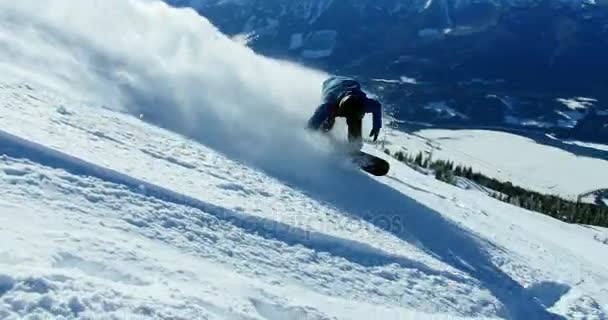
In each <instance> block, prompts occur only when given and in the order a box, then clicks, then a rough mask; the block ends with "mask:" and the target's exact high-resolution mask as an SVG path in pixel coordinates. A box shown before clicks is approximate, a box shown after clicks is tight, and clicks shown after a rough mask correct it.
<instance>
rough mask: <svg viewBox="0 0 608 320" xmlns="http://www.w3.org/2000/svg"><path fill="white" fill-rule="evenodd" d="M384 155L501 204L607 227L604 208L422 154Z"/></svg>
mask: <svg viewBox="0 0 608 320" xmlns="http://www.w3.org/2000/svg"><path fill="white" fill-rule="evenodd" d="M384 152H385V153H386V154H388V155H390V156H392V157H394V158H395V159H397V160H399V161H401V162H404V163H406V164H407V165H409V166H414V167H416V166H417V167H419V168H428V169H430V170H432V172H434V174H435V178H436V179H438V180H441V181H444V182H447V183H450V184H455V183H456V177H462V178H466V179H468V180H470V181H473V182H475V183H477V184H479V185H481V186H484V187H486V188H488V189H491V190H493V191H494V192H491V194H490V195H491V196H492V197H494V198H496V199H498V200H500V201H503V202H506V203H510V204H512V205H515V206H518V207H521V208H524V209H528V210H532V211H536V212H539V213H543V214H546V215H549V216H551V217H553V218H556V219H559V220H562V221H565V222H568V223H576V224H585V225H594V226H600V227H608V208H606V207H601V206H598V205H594V204H589V203H581V202H576V201H571V200H566V199H563V198H561V197H559V196H556V195H547V194H542V193H540V192H536V191H531V190H528V189H525V188H522V187H519V186H516V185H513V184H512V183H511V182H503V181H499V180H497V179H494V178H490V177H487V176H485V175H483V174H481V173H479V172H474V171H473V169H472V168H471V167H468V166H462V165H455V164H454V162H452V161H446V160H436V161H431V160H430V159H429V157H425V155H424V154H423V153H422V152H419V153H418V154H416V155H413V154H409V153H407V152H403V151H397V152H395V153H393V154H391V152H390V150H388V149H386V150H385V151H384Z"/></svg>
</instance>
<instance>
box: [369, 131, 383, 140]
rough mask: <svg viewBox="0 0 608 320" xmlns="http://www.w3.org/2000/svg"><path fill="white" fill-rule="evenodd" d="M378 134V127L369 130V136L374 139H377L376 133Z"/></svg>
mask: <svg viewBox="0 0 608 320" xmlns="http://www.w3.org/2000/svg"><path fill="white" fill-rule="evenodd" d="M379 134H380V128H374V129H372V131H370V132H369V137H370V138H372V137H373V138H374V141H376V140H378V135H379Z"/></svg>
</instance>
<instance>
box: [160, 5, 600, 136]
mask: <svg viewBox="0 0 608 320" xmlns="http://www.w3.org/2000/svg"><path fill="white" fill-rule="evenodd" d="M167 2H169V3H172V4H175V5H181V6H191V7H194V8H196V9H197V10H198V11H199V12H200V13H201V14H203V15H204V16H206V17H207V18H209V19H210V20H211V21H212V22H213V23H214V24H216V25H217V26H218V27H219V28H220V29H221V30H222V31H223V32H226V33H228V34H231V35H237V38H238V39H240V40H243V41H246V42H248V44H249V45H250V46H251V47H252V48H254V49H255V50H256V51H257V52H260V53H263V54H265V55H270V56H276V57H282V58H288V59H292V60H296V61H299V62H301V63H304V64H307V65H310V66H315V67H318V68H322V69H324V70H326V71H328V72H332V73H333V72H337V73H341V74H351V75H355V76H357V77H360V78H361V79H362V81H365V82H368V84H369V85H371V86H373V87H375V89H376V90H377V92H379V93H381V94H382V96H383V99H384V100H385V102H386V103H387V104H389V105H392V106H393V108H394V109H397V110H398V113H397V115H398V117H400V118H402V119H404V120H416V121H427V122H429V121H430V122H433V123H436V124H464V125H468V126H469V127H471V126H480V125H486V126H487V125H500V126H508V127H525V128H528V129H534V130H541V131H560V132H562V133H563V135H564V136H567V135H572V134H574V135H578V136H579V137H585V138H586V139H591V140H598V141H604V142H606V141H608V136H607V135H606V131H605V130H604V129H601V130H598V129H595V128H594V129H589V130H591V131H592V132H593V134H588V133H581V131H580V130H579V129H573V128H574V127H575V126H576V125H577V122H578V121H579V120H581V119H583V118H585V117H587V116H588V117H593V115H589V111H590V110H586V109H591V110H596V111H605V110H607V109H608V106H607V105H606V104H605V103H606V101H607V97H606V92H608V90H607V88H606V83H608V78H607V76H606V75H607V74H608V62H607V60H606V58H605V56H606V55H607V54H608V41H607V40H606V39H608V37H607V35H608V6H607V5H608V4H607V3H606V2H605V1H559V0H543V1H532V0H531V1H489V0H487V1H486V0H484V1H448V0H443V1H433V0H428V1H404V0H403V1H371V0H356V1H331V0H299V1H284V0H275V1H212V0H207V1H183V0H167ZM578 97H585V98H592V99H593V100H592V101H589V103H587V105H586V106H587V107H586V108H579V109H577V110H574V112H573V111H572V109H570V108H569V105H568V104H567V103H564V99H566V100H568V99H577V98H578ZM437 103H441V104H443V105H445V106H446V107H445V108H442V109H440V110H438V109H437V108H433V105H436V104H437ZM604 124H605V123H604Z"/></svg>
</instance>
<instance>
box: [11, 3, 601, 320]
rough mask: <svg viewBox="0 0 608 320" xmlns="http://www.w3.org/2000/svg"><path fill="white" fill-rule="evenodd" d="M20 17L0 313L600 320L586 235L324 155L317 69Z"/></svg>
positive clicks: (473, 196)
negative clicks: (313, 127) (311, 121)
mask: <svg viewBox="0 0 608 320" xmlns="http://www.w3.org/2000/svg"><path fill="white" fill-rule="evenodd" d="M39 5H40V4H39V2H38V1H33V0H23V1H0V47H2V48H3V49H7V50H1V51H0V194H2V197H0V244H2V245H1V246H0V318H1V319H4V318H6V319H21V318H27V317H32V318H36V317H38V318H52V319H60V318H67V319H72V318H84V319H97V318H101V319H112V318H114V319H136V318H141V319H267V320H275V319H443V318H449V319H454V318H459V317H462V318H475V319H480V318H513V319H554V318H559V317H558V316H557V314H559V315H561V316H564V317H566V318H581V319H605V318H606V314H607V313H608V290H607V289H605V288H606V287H608V268H606V265H607V263H608V247H607V245H606V244H605V242H606V241H605V240H606V239H607V238H608V232H607V231H606V230H605V229H601V228H588V227H584V226H574V225H567V224H563V223H561V222H559V221H556V220H554V219H551V218H549V217H547V216H543V215H539V214H536V213H531V212H528V211H524V210H521V209H519V208H516V207H512V206H509V205H506V204H504V203H500V202H497V201H495V200H493V199H491V198H489V197H486V196H484V195H483V194H482V193H480V192H479V191H465V190H461V189H458V188H456V187H453V186H449V185H446V184H443V183H441V182H438V181H436V180H434V179H432V178H431V177H428V176H424V175H421V174H419V173H417V172H415V171H412V170H411V169H409V168H407V167H405V166H403V165H401V164H399V163H396V162H392V171H391V173H390V174H389V175H388V176H386V177H383V178H373V177H370V176H368V175H366V174H364V173H362V172H360V171H359V170H357V169H355V168H353V167H352V166H350V165H348V164H347V163H344V162H343V161H339V160H337V159H336V158H335V156H334V155H332V154H331V152H329V150H328V148H327V146H326V145H325V144H323V143H321V142H319V139H317V138H316V137H314V136H311V135H309V134H307V133H305V132H303V131H302V130H297V129H296V128H298V127H299V123H300V122H302V121H303V119H305V116H306V114H307V112H308V111H310V110H311V109H312V108H313V107H312V106H311V105H314V104H315V103H316V102H317V101H316V99H317V98H318V96H317V95H318V92H317V91H318V86H319V85H320V83H319V81H320V79H322V75H320V74H319V73H317V72H312V71H309V70H304V69H301V68H299V67H297V66H292V65H285V64H283V63H278V62H276V61H271V60H267V59H264V58H261V57H258V56H255V55H254V54H253V53H252V52H250V51H249V50H247V49H246V48H243V47H241V46H240V45H238V44H236V43H233V42H231V41H230V40H229V39H227V38H225V37H224V36H222V35H219V34H218V33H217V32H216V31H215V29H214V28H212V27H211V26H210V25H209V24H208V23H206V22H205V20H204V18H201V17H198V16H196V15H195V14H194V13H193V12H191V11H188V10H174V9H171V8H169V7H167V6H166V5H164V4H162V3H159V2H154V1H136V0H130V1H118V0H106V1H94V2H90V3H86V4H84V3H83V2H77V1H67V0H66V1H60V0H57V1H53V2H49V3H48V7H47V8H45V10H40V8H39ZM109 18H117V19H116V20H114V21H115V23H112V24H107V23H103V22H104V21H106V19H109ZM118 18H122V19H118ZM119 31H120V32H119ZM195 62H196V63H195ZM261 70H263V71H264V72H263V73H260V71H261ZM294 76H295V77H298V78H299V79H301V81H299V82H297V83H294V82H293V81H291V79H292V78H293V77H294ZM313 92H314V93H313ZM366 149H367V150H368V151H370V152H378V153H380V151H379V150H374V149H372V148H371V147H370V146H366ZM566 239H567V240H566Z"/></svg>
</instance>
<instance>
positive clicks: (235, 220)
mask: <svg viewBox="0 0 608 320" xmlns="http://www.w3.org/2000/svg"><path fill="white" fill-rule="evenodd" d="M0 146H1V150H2V153H3V154H4V155H7V156H11V157H16V158H25V159H28V160H31V161H35V162H37V163H40V164H43V165H47V166H51V167H54V168H59V169H63V170H66V171H68V172H70V173H72V174H75V175H79V176H91V177H96V178H98V179H101V180H104V181H107V182H111V183H115V184H120V185H124V186H126V187H127V188H128V189H129V190H130V191H131V192H134V193H138V194H141V195H143V196H148V197H154V198H157V199H159V200H162V201H166V202H171V203H174V204H177V205H184V206H188V207H192V208H196V209H199V210H201V211H203V212H206V213H209V214H211V215H213V216H214V217H215V218H217V219H219V220H221V221H226V222H229V223H231V224H233V225H234V226H236V227H239V228H241V229H243V230H244V231H247V232H250V233H253V234H257V235H259V236H262V237H264V238H267V239H275V240H278V241H281V242H284V243H286V244H288V245H292V246H293V245H302V246H304V247H306V248H309V249H311V250H315V251H319V252H327V253H330V254H331V255H333V256H338V257H342V258H344V259H347V260H349V261H352V262H354V263H357V264H360V265H363V266H367V267H373V266H382V265H390V264H397V265H399V266H401V267H403V268H410V269H417V270H419V271H421V272H423V273H425V274H427V275H433V276H442V277H446V278H448V279H451V280H454V281H459V282H464V283H470V279H466V278H464V277H462V276H458V275H455V274H452V273H449V272H445V271H441V270H435V269H433V268H431V267H429V266H427V265H425V264H424V263H421V262H418V261H414V260H410V259H408V258H406V257H402V256H397V255H394V254H390V253H388V252H384V251H382V250H379V249H377V248H373V247H371V246H369V245H367V244H365V243H360V242H356V241H353V240H348V239H341V238H338V237H334V236H331V235H327V234H322V233H319V232H314V231H311V230H307V229H302V228H299V227H297V226H294V225H289V224H286V223H282V222H279V221H276V220H270V219H266V218H263V217H258V216H254V215H248V214H246V213H242V212H236V211H233V210H229V209H226V208H223V207H219V206H216V205H213V204H210V203H206V202H204V201H202V200H199V199H195V198H192V197H190V196H186V195H183V194H180V193H177V192H174V191H172V190H169V189H166V188H163V187H161V186H158V185H154V184H152V183H149V182H145V181H143V180H139V179H136V178H133V177H131V176H128V175H125V174H122V173H119V172H117V171H114V170H111V169H108V168H104V167H100V166H98V165H95V164H92V163H89V162H86V161H84V160H81V159H78V158H76V157H73V156H70V155H68V154H65V153H62V152H59V151H56V150H52V149H50V148H48V147H45V146H43V145H40V144H37V143H34V142H31V141H27V140H25V139H22V138H19V137H17V136H14V135H11V134H9V133H6V132H3V131H2V130H0ZM8 173H9V174H11V175H20V174H25V172H8ZM132 223H133V224H137V222H135V221H133V222H132Z"/></svg>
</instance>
